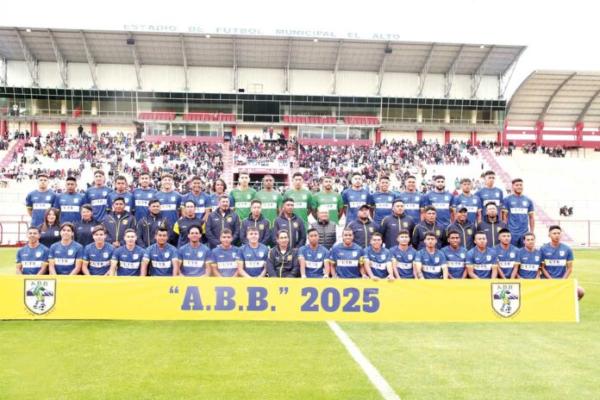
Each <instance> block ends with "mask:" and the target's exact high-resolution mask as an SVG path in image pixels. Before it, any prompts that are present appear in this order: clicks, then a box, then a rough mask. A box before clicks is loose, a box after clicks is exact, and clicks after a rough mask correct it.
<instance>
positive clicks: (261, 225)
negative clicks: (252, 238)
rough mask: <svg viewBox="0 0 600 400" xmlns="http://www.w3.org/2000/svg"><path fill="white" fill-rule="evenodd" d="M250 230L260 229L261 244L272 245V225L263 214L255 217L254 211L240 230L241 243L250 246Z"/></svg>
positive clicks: (259, 239) (259, 240) (244, 221)
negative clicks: (248, 233)
mask: <svg viewBox="0 0 600 400" xmlns="http://www.w3.org/2000/svg"><path fill="white" fill-rule="evenodd" d="M248 228H256V229H258V235H259V236H258V242H259V243H262V244H264V245H265V246H269V245H271V243H272V239H271V238H272V234H271V223H270V222H269V220H268V219H266V218H265V217H263V215H262V213H260V212H259V213H258V215H255V214H254V211H252V212H251V213H250V215H249V216H248V218H247V219H245V220H243V221H242V226H241V228H240V242H242V244H248V238H247V236H248V235H247V232H248Z"/></svg>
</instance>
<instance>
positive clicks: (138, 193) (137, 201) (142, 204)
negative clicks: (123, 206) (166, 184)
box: [133, 172, 156, 222]
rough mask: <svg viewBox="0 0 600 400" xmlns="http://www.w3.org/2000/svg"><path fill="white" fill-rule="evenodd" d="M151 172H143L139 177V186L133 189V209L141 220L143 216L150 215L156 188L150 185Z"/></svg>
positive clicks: (138, 219) (136, 217)
mask: <svg viewBox="0 0 600 400" xmlns="http://www.w3.org/2000/svg"><path fill="white" fill-rule="evenodd" d="M150 182H151V181H150V174H149V173H147V172H142V173H141V174H140V176H139V177H138V185H139V187H138V188H136V189H135V190H134V191H133V209H134V216H135V220H136V221H138V222H139V221H141V220H142V218H144V217H146V216H148V214H149V211H148V206H149V205H150V201H151V200H153V199H154V194H155V193H156V189H154V188H152V187H150Z"/></svg>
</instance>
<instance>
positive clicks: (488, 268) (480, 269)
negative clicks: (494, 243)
mask: <svg viewBox="0 0 600 400" xmlns="http://www.w3.org/2000/svg"><path fill="white" fill-rule="evenodd" d="M466 262H467V273H468V275H469V278H471V279H496V277H497V276H498V256H497V255H496V250H495V249H493V248H491V247H487V237H486V235H485V233H484V232H477V233H476V234H475V247H473V248H472V249H471V250H469V251H468V252H467V260H466Z"/></svg>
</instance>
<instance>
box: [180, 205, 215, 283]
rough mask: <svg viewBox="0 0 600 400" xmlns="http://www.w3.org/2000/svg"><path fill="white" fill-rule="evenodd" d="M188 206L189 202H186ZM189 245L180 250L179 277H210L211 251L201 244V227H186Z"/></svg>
mask: <svg viewBox="0 0 600 400" xmlns="http://www.w3.org/2000/svg"><path fill="white" fill-rule="evenodd" d="M186 204H187V202H186ZM185 231H186V232H187V241H188V242H187V244H185V245H183V246H182V247H180V248H179V250H178V253H179V262H180V269H179V275H182V276H208V275H209V272H210V270H209V268H208V261H209V260H210V249H209V248H208V246H205V245H203V244H202V243H200V239H201V238H202V233H201V228H200V226H199V225H192V226H188V227H186V229H185Z"/></svg>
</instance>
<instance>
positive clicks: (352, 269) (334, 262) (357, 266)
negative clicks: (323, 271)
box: [328, 228, 367, 279]
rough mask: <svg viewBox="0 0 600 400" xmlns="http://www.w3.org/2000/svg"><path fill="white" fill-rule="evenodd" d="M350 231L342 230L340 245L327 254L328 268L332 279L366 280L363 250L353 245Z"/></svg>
mask: <svg viewBox="0 0 600 400" xmlns="http://www.w3.org/2000/svg"><path fill="white" fill-rule="evenodd" d="M353 240H354V234H353V233H352V229H349V228H344V230H343V231H342V243H338V244H336V245H335V246H333V248H332V249H331V251H330V252H329V259H328V261H329V266H330V268H331V277H332V278H347V279H356V278H361V277H362V278H367V275H366V274H365V273H364V268H363V259H364V250H363V249H362V247H360V246H359V245H357V244H356V243H354V241H353Z"/></svg>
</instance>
